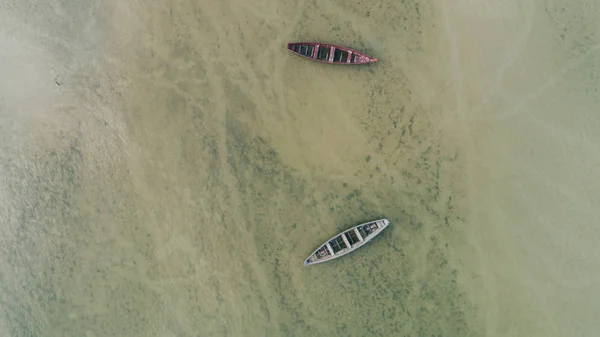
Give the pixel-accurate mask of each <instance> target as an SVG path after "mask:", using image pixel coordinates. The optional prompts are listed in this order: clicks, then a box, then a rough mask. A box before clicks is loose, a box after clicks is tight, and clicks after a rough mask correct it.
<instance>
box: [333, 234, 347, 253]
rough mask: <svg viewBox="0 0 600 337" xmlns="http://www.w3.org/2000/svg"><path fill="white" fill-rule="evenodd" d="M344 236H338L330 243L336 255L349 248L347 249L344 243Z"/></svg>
mask: <svg viewBox="0 0 600 337" xmlns="http://www.w3.org/2000/svg"><path fill="white" fill-rule="evenodd" d="M342 235H343V234H342ZM342 235H338V236H336V237H335V238H333V240H331V241H329V245H331V248H332V249H333V253H334V254H336V253H338V252H339V251H341V250H344V249H346V248H348V247H346V243H345V242H344V239H342Z"/></svg>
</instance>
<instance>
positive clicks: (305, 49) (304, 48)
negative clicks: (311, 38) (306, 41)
mask: <svg viewBox="0 0 600 337" xmlns="http://www.w3.org/2000/svg"><path fill="white" fill-rule="evenodd" d="M292 49H293V50H294V51H295V52H296V53H299V54H301V55H304V56H306V57H313V52H314V50H315V46H310V45H301V44H297V45H294V46H293V47H292Z"/></svg>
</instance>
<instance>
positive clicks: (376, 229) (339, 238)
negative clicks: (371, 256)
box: [304, 219, 390, 266]
mask: <svg viewBox="0 0 600 337" xmlns="http://www.w3.org/2000/svg"><path fill="white" fill-rule="evenodd" d="M389 224H390V221H389V220H388V219H379V220H375V221H370V222H365V223H362V224H360V225H358V226H354V227H351V228H349V229H346V230H344V231H342V232H341V233H338V234H336V235H335V236H333V237H332V238H330V239H329V240H327V241H325V243H324V244H322V245H321V246H320V247H319V248H317V249H316V250H315V251H314V252H313V253H312V254H311V255H310V256H309V257H308V258H307V259H306V260H304V266H310V265H313V264H317V263H323V262H328V261H331V260H334V259H337V258H339V257H342V256H345V255H348V254H350V253H352V252H353V251H355V250H357V249H359V248H361V247H363V246H364V245H365V244H366V243H367V242H369V241H371V240H372V239H373V238H375V237H376V236H377V235H379V234H380V233H381V232H383V230H384V229H386V228H387V227H388V226H389Z"/></svg>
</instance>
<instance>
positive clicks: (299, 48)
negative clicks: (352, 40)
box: [292, 44, 358, 63]
mask: <svg viewBox="0 0 600 337" xmlns="http://www.w3.org/2000/svg"><path fill="white" fill-rule="evenodd" d="M292 50H293V51H295V52H296V53H298V54H300V55H303V56H306V57H311V58H312V57H313V54H314V51H315V46H312V45H301V44H297V45H293V46H292ZM330 53H331V49H330V48H329V47H321V48H319V50H318V53H317V60H321V61H327V60H329V55H330ZM357 56H358V55H357V54H350V53H348V52H347V51H345V50H341V49H334V54H333V62H342V63H346V62H348V57H350V58H351V59H350V63H355V62H356V57H357Z"/></svg>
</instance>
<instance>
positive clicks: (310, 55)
mask: <svg viewBox="0 0 600 337" xmlns="http://www.w3.org/2000/svg"><path fill="white" fill-rule="evenodd" d="M287 49H288V50H289V51H291V52H292V53H294V54H296V55H298V56H301V57H303V58H306V59H309V60H312V61H316V62H321V63H329V64H369V63H374V62H377V61H379V60H378V59H377V58H375V57H372V56H369V55H367V54H365V53H361V52H359V51H357V50H354V49H351V48H347V47H342V46H338V45H334V44H330V43H319V42H291V43H288V44H287Z"/></svg>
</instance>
